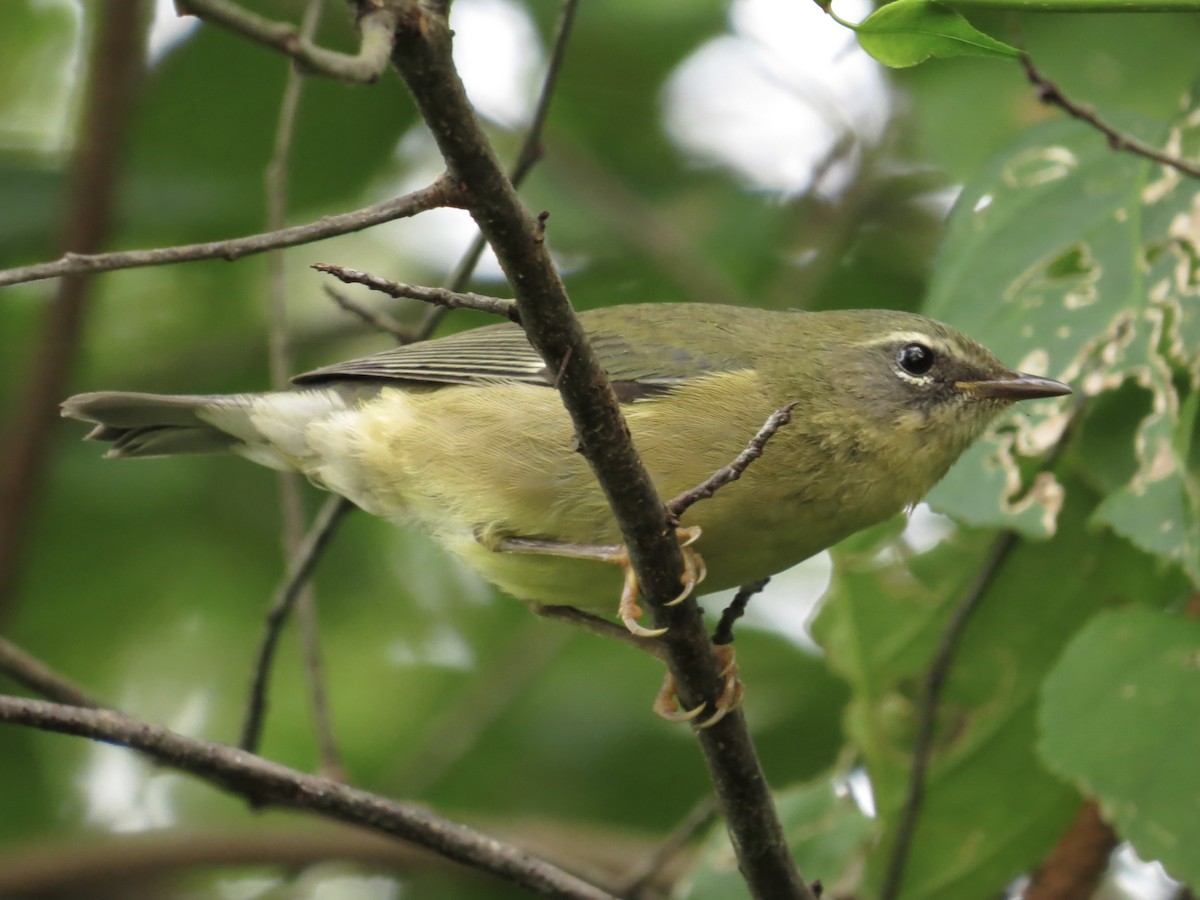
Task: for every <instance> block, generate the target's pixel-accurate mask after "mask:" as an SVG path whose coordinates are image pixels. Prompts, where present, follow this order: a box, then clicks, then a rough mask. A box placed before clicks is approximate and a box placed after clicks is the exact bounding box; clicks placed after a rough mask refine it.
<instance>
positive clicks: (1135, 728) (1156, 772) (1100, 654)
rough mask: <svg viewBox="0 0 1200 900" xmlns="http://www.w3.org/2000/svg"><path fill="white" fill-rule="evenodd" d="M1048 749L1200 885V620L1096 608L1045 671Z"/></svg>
mask: <svg viewBox="0 0 1200 900" xmlns="http://www.w3.org/2000/svg"><path fill="white" fill-rule="evenodd" d="M1038 724H1039V726H1040V728H1041V732H1042V738H1041V741H1040V743H1039V745H1038V748H1039V750H1040V751H1041V754H1042V758H1043V759H1044V760H1045V761H1046V763H1047V764H1048V765H1049V766H1050V767H1051V768H1053V769H1054V770H1056V771H1057V772H1059V773H1060V774H1062V775H1064V776H1066V777H1067V778H1069V779H1071V780H1072V781H1073V782H1075V784H1077V785H1078V786H1079V788H1080V790H1081V791H1082V792H1083V793H1084V794H1087V795H1089V796H1092V797H1094V798H1096V799H1097V800H1098V801H1099V803H1100V808H1101V811H1102V813H1103V815H1104V818H1105V819H1106V820H1107V821H1109V822H1110V823H1112V824H1113V826H1114V827H1115V828H1116V829H1117V832H1118V833H1119V834H1120V835H1121V836H1122V837H1123V838H1127V839H1128V840H1130V841H1131V842H1132V843H1133V845H1134V847H1136V848H1137V851H1138V855H1139V856H1141V857H1143V858H1144V859H1157V860H1159V861H1161V862H1162V864H1163V865H1164V866H1165V867H1166V869H1167V871H1168V872H1169V873H1170V874H1171V875H1172V876H1173V877H1175V878H1178V879H1181V880H1183V881H1185V882H1187V883H1188V884H1189V885H1190V886H1191V887H1192V888H1193V889H1195V888H1196V887H1197V886H1200V854H1197V853H1196V847H1197V846H1198V845H1200V768H1197V766H1196V761H1197V760H1198V759H1200V622H1198V621H1196V620H1194V619H1185V618H1182V617H1180V616H1176V615H1169V614H1166V613H1162V612H1156V611H1153V610H1148V609H1129V610H1121V611H1117V612H1108V613H1102V614H1101V615H1098V616H1096V618H1095V619H1093V620H1092V621H1091V622H1090V623H1089V624H1088V625H1087V627H1086V628H1084V629H1083V630H1082V631H1081V632H1080V634H1079V635H1078V636H1077V637H1076V638H1075V640H1073V641H1072V642H1071V644H1070V645H1069V646H1068V647H1067V649H1066V651H1065V652H1064V653H1063V656H1062V659H1061V660H1060V661H1059V663H1058V665H1057V666H1055V668H1054V670H1053V671H1052V672H1051V673H1050V676H1049V677H1048V678H1047V679H1046V684H1045V689H1044V691H1043V695H1042V706H1041V710H1040V713H1039V716H1038Z"/></svg>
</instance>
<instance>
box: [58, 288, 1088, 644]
mask: <svg viewBox="0 0 1200 900" xmlns="http://www.w3.org/2000/svg"><path fill="white" fill-rule="evenodd" d="M579 320H580V323H581V325H582V326H583V329H584V331H585V333H586V334H587V336H588V339H589V342H590V344H591V346H592V348H593V350H594V352H595V354H596V356H597V358H598V360H599V363H600V364H601V365H602V366H603V367H604V368H605V370H606V371H607V373H608V377H609V380H610V382H611V384H612V386H613V389H614V391H615V393H616V396H617V398H618V399H619V401H620V403H621V407H622V411H623V413H624V416H625V419H626V422H627V424H628V428H629V432H630V435H631V437H632V440H633V443H634V446H635V448H636V449H637V451H638V453H639V454H640V457H641V459H642V462H643V464H644V465H645V466H646V469H647V471H648V473H649V474H650V477H651V479H652V481H653V483H654V485H655V487H656V488H657V490H658V492H659V494H660V495H661V496H663V497H674V496H676V495H678V494H680V493H682V492H684V491H686V490H688V489H690V488H693V487H695V486H696V485H698V484H700V483H702V482H704V481H705V480H706V479H707V478H708V477H709V476H710V475H712V474H713V473H714V472H715V471H716V470H718V469H720V468H722V467H723V466H726V465H727V464H728V463H729V462H730V461H731V460H732V459H733V458H734V457H735V456H736V455H737V454H738V453H739V451H741V450H742V449H743V448H744V447H745V446H746V442H747V441H748V440H749V439H750V438H751V437H752V436H753V435H754V434H755V433H756V432H757V431H758V430H759V429H760V428H761V427H762V425H763V423H764V422H765V421H766V420H767V418H768V417H769V416H770V415H771V414H772V412H774V411H775V410H778V409H780V408H782V407H784V406H787V405H791V408H792V413H791V420H790V422H789V423H788V424H787V425H786V426H784V427H782V428H781V429H779V431H778V432H777V433H775V434H774V435H773V436H772V438H771V440H770V442H769V444H768V445H767V446H766V447H765V450H764V452H763V455H762V457H761V458H759V459H757V460H756V461H755V462H754V463H753V464H752V465H750V466H749V467H748V468H747V469H746V470H745V472H744V473H743V474H742V477H741V478H740V479H739V480H738V481H737V482H735V483H732V484H729V485H727V486H725V487H723V488H722V489H721V490H719V491H717V493H716V494H715V495H714V496H713V497H712V498H711V499H708V500H705V501H703V502H700V503H696V504H695V505H693V506H691V507H689V508H688V509H687V510H686V512H684V514H683V515H682V516H681V518H680V522H679V527H680V536H681V543H686V544H688V545H690V546H689V552H688V555H687V559H688V561H689V567H688V568H689V572H687V573H685V581H686V580H687V579H689V578H690V580H691V583H690V584H689V583H685V584H684V585H683V587H684V588H685V593H686V591H687V590H690V589H691V588H692V587H694V584H695V583H696V582H698V581H699V580H700V579H701V578H703V577H705V576H706V577H707V581H706V586H707V588H708V589H709V590H712V591H719V590H723V589H727V588H734V587H737V586H740V585H743V584H747V583H749V582H753V581H756V580H759V579H762V578H765V577H767V576H770V575H773V574H775V573H778V572H780V571H782V570H784V569H787V568H790V567H791V566H793V565H795V564H796V563H799V562H801V561H803V560H805V559H807V558H809V557H811V556H813V555H814V554H816V553H819V552H820V551H822V550H825V549H827V548H828V547H830V546H832V545H833V544H835V543H837V542H838V541H840V540H842V539H843V538H845V537H847V536H849V535H851V534H854V533H856V532H858V531H860V530H862V529H864V528H867V527H868V526H871V525H874V524H877V523H879V522H882V521H884V520H886V519H889V518H891V517H892V516H894V515H896V514H898V513H899V512H901V511H902V510H904V509H905V508H908V507H911V506H913V505H914V504H916V503H917V502H918V501H919V500H920V499H921V498H922V497H923V496H924V495H925V494H926V492H928V491H929V489H930V488H932V487H933V486H934V484H936V483H937V482H938V481H939V480H940V479H941V478H942V476H943V475H944V474H945V473H946V471H947V470H948V469H949V468H950V466H951V465H952V464H953V463H954V461H955V460H956V459H957V458H958V457H959V456H960V455H961V454H962V452H963V451H964V450H966V448H967V447H968V446H969V445H970V444H971V443H972V442H973V441H974V440H975V439H976V438H977V437H978V436H979V435H980V434H981V433H982V432H983V431H984V430H985V428H986V427H987V425H988V424H989V423H990V422H991V421H992V420H993V419H994V418H995V417H996V416H997V415H998V414H999V413H1001V412H1002V411H1003V410H1005V409H1006V408H1008V407H1009V406H1010V405H1011V404H1012V403H1014V402H1016V401H1021V400H1027V399H1035V398H1045V397H1056V396H1061V395H1064V394H1069V393H1070V391H1071V389H1070V388H1069V387H1068V386H1067V385H1065V384H1063V383H1061V382H1059V381H1055V380H1052V379H1050V378H1045V377H1042V376H1037V375H1031V374H1025V373H1021V372H1016V371H1014V370H1012V369H1011V368H1009V367H1007V366H1006V365H1004V364H1003V363H1001V362H1000V360H999V359H997V358H996V356H994V355H993V354H992V353H991V352H989V351H988V350H987V349H985V348H984V347H983V346H982V345H981V344H980V343H978V342H977V341H975V340H973V339H971V338H969V337H967V336H966V335H964V334H962V333H961V332H959V331H957V330H955V329H954V328H951V327H950V326H948V325H944V324H942V323H940V322H937V321H934V320H933V319H930V318H927V317H925V316H922V315H919V314H916V313H910V312H901V311H893V310H879V309H875V310H827V311H815V312H814V311H772V310H762V309H752V308H743V307H730V306H724V305H718V304H701V303H659V304H655V303H648V304H628V305H623V306H613V307H605V308H599V309H593V310H588V311H584V312H581V313H579ZM556 376H557V373H556V372H554V371H550V370H549V369H548V368H547V366H546V364H545V362H544V361H543V360H542V358H541V356H539V355H538V353H537V352H536V351H535V350H534V349H533V347H532V346H531V344H530V343H529V341H528V339H527V338H526V336H525V333H524V331H522V329H521V328H520V327H519V326H518V325H517V324H514V323H511V322H504V323H499V324H493V325H488V326H483V327H479V328H475V329H471V330H467V331H462V332H459V333H456V334H451V335H449V336H446V337H441V338H438V339H435V340H430V341H424V342H419V343H413V344H408V345H404V346H398V347H394V348H391V349H387V350H384V351H382V352H379V353H375V354H373V355H370V356H365V357H361V358H358V359H352V360H350V361H347V362H340V363H335V364H332V365H329V366H325V367H323V368H319V369H316V370H314V371H311V372H307V373H305V374H302V375H298V376H296V377H295V378H294V379H293V384H292V386H291V387H289V388H287V389H284V390H274V391H267V392H262V393H242V394H228V395H219V394H188V395H161V394H149V393H130V392H118V391H102V392H96V393H85V394H79V395H76V396H73V397H70V398H69V399H67V400H66V401H64V402H63V404H62V413H63V415H65V416H68V417H71V418H74V419H79V420H83V421H85V422H89V423H91V424H93V425H94V428H93V430H92V431H91V432H90V433H89V434H88V435H87V438H88V439H90V440H96V441H102V442H106V443H108V444H110V445H111V446H110V449H109V450H108V453H107V455H108V456H109V457H114V458H143V457H158V456H175V455H180V454H192V453H215V452H232V453H234V454H236V455H239V456H242V457H245V458H247V459H249V460H251V461H253V462H256V463H259V464H262V465H265V466H268V467H270V468H273V469H280V470H285V471H298V472H301V473H303V474H304V475H305V476H307V477H308V478H309V480H311V481H312V482H313V483H314V484H316V485H318V486H319V487H321V488H324V489H326V490H328V491H332V492H333V493H336V494H340V495H341V496H343V497H345V498H347V499H349V500H350V501H351V502H352V503H354V504H355V505H356V506H358V507H361V508H362V509H364V510H366V511H367V512H369V513H373V514H374V515H377V516H380V517H382V518H384V519H387V520H389V521H391V522H394V523H397V524H400V525H404V526H416V527H419V528H422V529H424V530H425V531H427V532H428V533H429V534H431V535H432V536H433V538H434V539H435V540H436V541H437V542H438V543H440V544H441V545H442V546H443V547H444V548H446V549H447V550H448V551H449V552H450V553H452V554H454V555H455V556H457V557H458V558H459V559H461V560H462V561H463V562H465V563H466V565H467V566H468V567H470V568H471V569H473V570H475V571H476V572H477V573H478V574H480V575H481V576H482V577H483V578H484V579H485V580H487V581H489V582H491V583H493V584H495V585H496V586H498V587H499V588H501V589H502V590H503V591H505V592H506V593H508V594H511V595H512V596H514V597H516V598H518V599H519V600H522V601H525V602H526V603H528V604H529V605H530V606H531V607H533V608H534V609H535V610H539V611H541V610H544V609H547V608H551V609H552V608H556V607H563V606H566V607H574V608H576V609H579V610H583V611H585V612H588V613H592V614H595V615H608V614H611V613H612V610H613V606H614V603H613V598H614V597H618V596H619V597H621V601H620V603H619V604H618V606H619V614H620V616H621V618H622V620H623V621H624V622H625V624H626V626H627V627H628V628H629V630H630V631H632V632H634V633H635V634H644V635H651V636H652V635H654V634H656V633H657V632H656V631H652V630H650V629H645V628H644V626H641V625H640V624H639V622H638V614H640V609H639V608H638V607H637V605H636V581H632V582H631V575H630V574H629V564H628V558H627V557H624V556H623V555H622V553H621V548H622V538H621V534H620V532H619V530H618V527H617V524H616V521H615V519H614V517H613V514H612V512H611V511H610V509H609V507H608V502H607V500H606V498H605V495H604V493H603V491H602V490H601V488H600V486H599V484H598V482H597V480H596V478H595V476H594V475H593V473H592V471H591V469H590V468H589V466H588V463H587V461H586V460H585V459H584V458H583V456H582V455H581V454H580V453H579V452H578V450H577V442H576V440H575V434H574V430H573V426H572V423H571V419H570V417H569V416H568V414H567V412H566V410H565V409H564V407H563V405H562V402H561V399H560V397H559V394H558V391H557V390H555V380H556ZM614 562H615V563H618V564H619V565H613V563H614ZM622 569H623V570H624V571H622ZM631 591H632V592H633V594H634V596H633V598H632V602H631V601H630V598H629V594H630V593H631Z"/></svg>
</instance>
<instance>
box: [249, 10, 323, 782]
mask: <svg viewBox="0 0 1200 900" xmlns="http://www.w3.org/2000/svg"><path fill="white" fill-rule="evenodd" d="M324 6H325V0H308V5H307V6H306V7H305V9H304V13H303V15H302V16H301V20H300V39H301V40H305V41H306V40H310V39H311V38H312V36H313V35H314V34H315V33H316V30H317V25H318V23H319V22H320V20H321V13H322V11H323V9H324ZM303 90H304V76H303V75H302V74H301V72H300V67H299V66H298V65H295V64H290V65H289V66H288V75H287V81H286V83H285V84H284V88H283V98H282V101H281V102H280V106H279V123H278V125H277V127H276V130H275V149H274V152H273V153H272V154H271V160H270V162H268V163H267V168H266V172H265V175H264V184H265V188H266V206H267V228H268V229H270V230H272V231H278V230H279V229H280V228H283V227H284V224H285V222H286V221H287V209H288V177H289V175H290V172H291V158H292V142H293V139H294V136H295V133H296V117H297V113H298V112H299V109H300V97H301V94H302V93H303ZM267 267H268V269H269V271H270V290H269V291H268V292H267V296H268V301H267V305H268V322H269V330H268V357H269V359H270V368H271V384H272V386H273V387H274V388H275V389H276V390H281V389H283V388H286V387H287V384H288V376H289V374H290V373H291V371H292V368H293V366H292V352H291V340H290V336H289V332H288V322H287V269H286V258H285V256H284V251H283V250H273V251H272V252H271V253H269V254H267ZM278 480H279V510H280V519H281V521H280V541H281V543H282V545H283V552H284V554H285V556H286V557H287V558H291V557H292V556H293V555H295V553H296V550H297V548H298V547H299V546H300V542H301V541H302V540H303V539H304V508H303V505H302V503H301V498H300V475H299V473H297V472H279V473H278ZM296 624H297V626H298V631H299V632H300V652H301V657H302V658H303V661H304V673H305V683H306V685H307V687H308V701H309V708H310V709H311V711H312V721H313V733H314V736H315V739H316V743H317V756H318V758H319V759H320V761H321V763H320V769H319V771H320V772H321V773H322V774H324V775H326V776H328V777H330V778H334V779H336V780H338V781H345V780H346V778H345V770H344V767H343V766H342V760H341V754H340V753H339V752H338V748H337V741H336V739H335V738H334V733H333V715H332V713H331V711H330V709H329V698H328V695H327V694H326V691H325V665H324V661H323V660H322V657H321V639H320V634H319V629H318V622H317V603H316V593H315V592H314V590H313V586H312V583H311V582H308V583H306V584H305V585H304V587H303V588H302V589H301V591H300V596H299V597H298V598H297V601H296ZM278 627H279V628H282V627H283V621H282V619H281V620H280V623H279V625H278ZM264 659H266V658H264ZM251 683H252V684H254V685H259V684H262V685H264V686H265V684H266V679H265V678H260V677H259V676H258V675H257V674H256V675H255V676H254V677H253V678H252V679H251ZM248 705H249V706H253V705H261V706H262V707H263V708H264V709H265V708H266V700H265V698H259V699H257V700H255V699H253V698H252V699H250V700H249V701H248Z"/></svg>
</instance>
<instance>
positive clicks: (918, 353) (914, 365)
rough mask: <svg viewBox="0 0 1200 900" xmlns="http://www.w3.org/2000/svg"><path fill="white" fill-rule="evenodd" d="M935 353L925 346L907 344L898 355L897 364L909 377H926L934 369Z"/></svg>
mask: <svg viewBox="0 0 1200 900" xmlns="http://www.w3.org/2000/svg"><path fill="white" fill-rule="evenodd" d="M933 360H934V354H933V351H932V350H930V349H929V348H928V347H926V346H925V345H924V344H905V345H904V346H903V347H901V348H900V352H899V353H897V354H896V362H898V363H900V368H901V369H903V370H904V371H905V372H907V373H908V374H909V375H917V376H920V375H924V374H926V373H927V372H928V371H929V370H930V369H932V368H933Z"/></svg>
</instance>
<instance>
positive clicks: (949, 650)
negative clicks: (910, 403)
mask: <svg viewBox="0 0 1200 900" xmlns="http://www.w3.org/2000/svg"><path fill="white" fill-rule="evenodd" d="M1083 404H1084V401H1078V402H1076V404H1075V407H1074V409H1073V410H1072V411H1071V416H1070V418H1069V420H1068V421H1067V425H1066V427H1065V428H1064V429H1063V432H1062V434H1060V435H1059V437H1058V441H1057V442H1056V443H1055V445H1054V446H1053V447H1052V448H1051V449H1050V451H1049V452H1048V453H1047V454H1046V456H1045V458H1044V459H1043V460H1042V464H1041V466H1040V467H1039V468H1040V470H1041V471H1043V472H1047V471H1050V470H1051V469H1053V468H1054V466H1055V464H1056V463H1057V462H1058V460H1059V458H1060V457H1061V456H1062V453H1063V450H1064V449H1065V448H1066V446H1067V440H1068V438H1069V437H1070V435H1071V433H1072V431H1073V430H1074V425H1075V423H1076V422H1078V421H1079V415H1080V412H1081V410H1082V409H1083ZM1019 543H1020V538H1019V537H1018V536H1017V533H1016V532H1014V531H1006V532H1004V533H1003V534H1002V535H1000V537H998V538H997V539H996V541H995V543H994V544H993V545H992V549H991V550H990V551H989V552H988V554H987V556H986V558H985V559H984V561H983V565H982V566H981V567H980V569H979V572H978V574H977V575H976V576H975V581H974V582H973V583H972V584H971V587H970V589H968V591H967V593H966V595H965V596H964V597H963V599H962V601H961V602H960V603H959V604H958V606H957V607H955V609H954V612H953V613H952V614H951V616H950V621H949V623H947V625H946V630H945V631H944V632H943V633H942V638H941V640H940V641H939V642H938V646H937V649H936V650H935V651H934V654H933V660H932V661H931V662H930V664H929V670H928V671H927V672H926V674H925V685H924V691H923V692H922V694H921V704H920V710H919V717H920V718H919V721H918V723H917V735H916V738H915V739H914V740H913V760H912V768H911V769H909V773H908V790H907V792H906V794H905V797H904V807H903V808H902V809H901V811H900V819H899V821H898V822H897V823H896V840H895V843H893V844H892V852H891V855H890V856H889V857H888V862H887V870H886V871H885V873H884V879H883V887H882V888H881V889H880V892H879V898H880V900H896V898H897V897H899V896H900V887H901V885H902V884H903V881H904V868H905V866H906V865H907V864H908V852H909V848H910V847H911V846H912V839H913V834H914V833H915V832H916V829H917V818H918V816H919V815H920V812H921V803H922V802H923V800H924V796H925V775H926V773H927V772H928V771H929V764H930V762H931V761H932V757H933V729H934V725H935V723H936V721H937V712H938V704H939V703H940V702H941V697H942V687H943V685H944V684H945V682H946V677H947V676H948V675H949V674H950V667H951V666H952V665H953V664H954V656H955V654H956V653H957V652H958V645H959V643H960V642H961V641H962V638H963V635H964V634H966V631H967V625H968V623H969V622H970V620H971V617H972V616H973V615H974V614H975V611H976V610H977V609H979V606H980V605H981V604H982V603H983V599H984V597H986V596H987V592H988V590H989V589H990V588H991V586H992V584H993V583H994V582H995V580H996V576H997V575H999V574H1000V570H1001V569H1002V568H1004V564H1005V563H1006V562H1007V561H1008V557H1009V556H1010V555H1011V554H1012V551H1013V550H1015V549H1016V547H1017V545H1018V544H1019Z"/></svg>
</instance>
